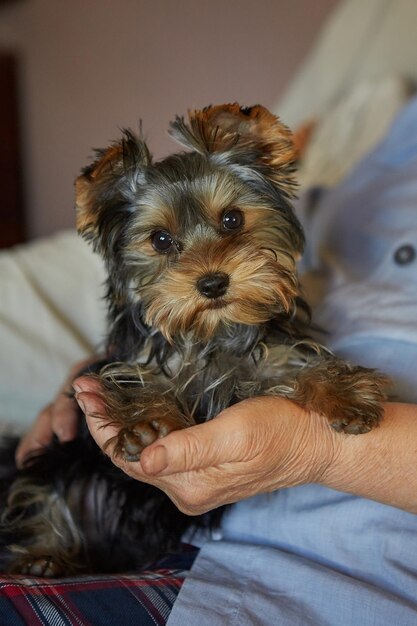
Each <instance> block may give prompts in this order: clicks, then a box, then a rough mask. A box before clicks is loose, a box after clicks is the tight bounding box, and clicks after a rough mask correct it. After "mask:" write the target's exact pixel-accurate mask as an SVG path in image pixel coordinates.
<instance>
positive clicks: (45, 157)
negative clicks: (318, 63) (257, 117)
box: [0, 0, 337, 237]
mask: <svg viewBox="0 0 417 626" xmlns="http://www.w3.org/2000/svg"><path fill="white" fill-rule="evenodd" d="M336 2H337V0H211V1H210V2H206V1H204V2H203V0H19V1H18V2H15V3H12V4H9V5H5V6H3V7H2V8H0V46H2V47H6V48H8V49H13V50H15V51H16V52H17V53H18V54H19V58H20V69H21V75H20V76H21V81H20V82H21V99H22V130H23V154H24V166H25V195H26V205H27V209H28V224H29V234H30V235H31V236H32V237H33V236H39V235H45V234H48V233H51V232H53V231H56V230H58V229H60V228H63V227H68V226H72V225H73V222H74V216H73V208H72V206H73V179H74V177H75V176H76V174H77V172H78V170H79V169H80V167H81V166H82V165H84V164H85V163H86V162H87V157H88V155H90V154H91V147H92V146H93V147H100V146H103V145H106V143H107V142H108V141H109V140H111V139H113V138H115V137H117V135H118V128H119V127H123V126H130V127H137V123H138V120H139V118H142V120H143V125H144V129H145V131H146V133H147V136H148V138H149V144H150V147H151V150H152V151H153V153H154V154H155V155H156V156H162V155H163V154H165V153H167V152H168V151H169V150H171V149H172V147H173V144H172V142H171V141H170V140H169V138H167V136H166V129H167V124H168V121H169V120H170V119H172V118H173V116H174V115H175V114H176V113H184V112H186V110H187V108H190V107H194V106H201V105H205V104H209V103H219V102H226V101H239V102H241V103H244V104H254V103H257V102H259V103H262V104H264V105H266V106H273V105H274V103H275V102H276V101H277V99H278V97H279V95H280V94H281V93H282V91H283V89H284V87H285V84H286V83H287V81H288V80H289V79H290V77H291V75H292V73H293V72H294V70H295V68H296V67H297V65H298V63H299V62H300V61H301V59H302V58H303V56H304V55H305V54H306V52H307V50H308V48H309V46H310V44H311V42H312V41H313V39H314V37H315V36H316V34H317V32H318V29H319V27H320V25H321V23H322V21H323V19H324V17H325V16H326V15H327V13H328V12H329V11H330V10H331V8H332V7H333V6H335V4H336Z"/></svg>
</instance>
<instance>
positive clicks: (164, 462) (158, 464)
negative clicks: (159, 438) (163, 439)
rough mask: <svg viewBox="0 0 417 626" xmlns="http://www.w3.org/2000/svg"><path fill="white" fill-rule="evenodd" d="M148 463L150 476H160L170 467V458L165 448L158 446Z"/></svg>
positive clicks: (147, 467)
mask: <svg viewBox="0 0 417 626" xmlns="http://www.w3.org/2000/svg"><path fill="white" fill-rule="evenodd" d="M149 461H150V462H149V463H147V466H146V469H147V471H148V473H149V474H159V473H160V472H162V471H163V470H164V469H166V468H167V467H168V456H167V451H166V448H165V446H156V448H154V449H153V451H152V455H151V457H150V459H149Z"/></svg>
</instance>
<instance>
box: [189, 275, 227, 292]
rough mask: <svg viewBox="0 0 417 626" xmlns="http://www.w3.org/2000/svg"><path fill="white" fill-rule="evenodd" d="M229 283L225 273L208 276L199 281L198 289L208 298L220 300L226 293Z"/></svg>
mask: <svg viewBox="0 0 417 626" xmlns="http://www.w3.org/2000/svg"><path fill="white" fill-rule="evenodd" d="M229 282H230V280H229V277H228V275H227V274H223V272H217V273H216V274H207V275H206V276H203V277H202V278H200V279H199V280H198V281H197V289H198V291H199V292H200V293H201V294H202V295H203V296H206V298H220V296H224V294H225V293H226V291H227V288H228V286H229Z"/></svg>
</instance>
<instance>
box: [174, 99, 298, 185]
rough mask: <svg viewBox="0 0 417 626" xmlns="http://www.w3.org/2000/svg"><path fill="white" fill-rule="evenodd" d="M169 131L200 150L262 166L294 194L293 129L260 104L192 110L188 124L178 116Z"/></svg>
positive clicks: (294, 153)
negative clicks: (224, 154) (223, 154)
mask: <svg viewBox="0 0 417 626" xmlns="http://www.w3.org/2000/svg"><path fill="white" fill-rule="evenodd" d="M170 134H171V135H172V136H173V137H174V138H175V139H176V140H177V141H179V142H180V143H182V144H183V145H185V146H186V147H188V148H191V149H193V150H196V151H197V152H201V153H226V154H227V155H228V159H229V160H230V161H233V160H234V161H236V162H238V163H242V164H246V165H251V166H253V167H260V168H262V169H263V170H264V173H265V174H266V175H267V176H268V177H269V178H270V179H272V180H273V181H274V182H275V183H277V184H278V185H279V186H280V187H281V188H282V189H283V191H284V192H285V193H286V194H287V195H288V196H292V195H293V193H294V187H295V182H294V178H293V174H294V169H295V161H296V156H297V155H296V150H295V147H294V143H293V141H292V134H291V131H290V130H289V129H288V128H287V127H286V126H285V125H284V124H282V123H281V121H280V120H279V119H278V117H276V116H275V115H273V114H272V113H270V112H269V111H268V110H267V109H265V108H264V107H263V106H261V105H255V106H252V107H241V106H239V105H238V104H237V103H234V104H223V105H218V106H209V107H206V108H204V109H202V110H195V111H190V112H189V124H186V123H185V121H184V118H182V117H177V118H176V119H175V121H174V122H172V123H171V127H170Z"/></svg>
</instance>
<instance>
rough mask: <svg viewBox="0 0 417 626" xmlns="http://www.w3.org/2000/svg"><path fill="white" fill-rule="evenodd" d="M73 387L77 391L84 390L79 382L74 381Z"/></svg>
mask: <svg viewBox="0 0 417 626" xmlns="http://www.w3.org/2000/svg"><path fill="white" fill-rule="evenodd" d="M72 388H73V389H74V391H75V392H76V393H80V392H81V391H82V389H81V387H80V385H79V384H78V383H72Z"/></svg>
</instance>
